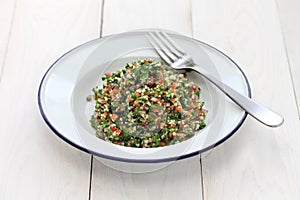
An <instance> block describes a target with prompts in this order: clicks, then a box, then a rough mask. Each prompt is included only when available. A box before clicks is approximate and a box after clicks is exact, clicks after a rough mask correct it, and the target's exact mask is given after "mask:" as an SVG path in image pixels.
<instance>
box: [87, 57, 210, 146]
mask: <svg viewBox="0 0 300 200" xmlns="http://www.w3.org/2000/svg"><path fill="white" fill-rule="evenodd" d="M102 82H103V87H98V86H96V87H95V88H94V89H93V93H94V95H93V96H94V99H95V102H96V103H95V110H94V114H93V115H92V118H91V124H92V126H93V127H94V128H95V129H96V135H97V136H98V137H99V138H101V139H104V140H106V141H110V142H112V143H114V144H118V145H123V146H129V147H143V148H147V147H162V146H166V145H171V144H176V143H178V142H181V141H184V140H187V139H189V138H191V137H193V136H194V134H195V131H198V130H200V129H203V128H204V127H205V126H206V124H205V122H204V120H205V115H206V110H205V109H203V105H204V103H203V102H200V101H199V97H200V88H199V87H198V86H197V85H195V84H194V83H193V82H191V81H189V80H188V79H187V78H186V77H185V76H184V74H181V73H179V72H177V71H176V70H174V69H172V68H171V67H170V66H167V65H165V64H164V63H162V62H155V61H153V60H151V59H146V60H138V61H136V62H133V63H130V64H127V65H126V66H125V69H122V70H119V71H117V72H115V73H106V74H105V76H104V77H102Z"/></svg>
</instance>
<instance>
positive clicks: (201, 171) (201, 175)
mask: <svg viewBox="0 0 300 200" xmlns="http://www.w3.org/2000/svg"><path fill="white" fill-rule="evenodd" d="M199 161H200V178H201V197H202V200H204V181H203V169H202V157H201V154H200V160H199Z"/></svg>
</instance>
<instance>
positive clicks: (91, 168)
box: [89, 155, 94, 200]
mask: <svg viewBox="0 0 300 200" xmlns="http://www.w3.org/2000/svg"><path fill="white" fill-rule="evenodd" d="M93 166H94V156H93V155H91V166H90V183H89V200H90V199H91V191H92V179H93Z"/></svg>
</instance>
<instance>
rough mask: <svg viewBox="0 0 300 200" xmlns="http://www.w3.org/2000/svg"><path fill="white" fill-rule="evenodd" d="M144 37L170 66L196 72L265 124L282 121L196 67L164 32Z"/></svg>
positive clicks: (278, 116) (276, 125)
mask: <svg viewBox="0 0 300 200" xmlns="http://www.w3.org/2000/svg"><path fill="white" fill-rule="evenodd" d="M146 37H147V39H148V41H149V42H150V43H151V45H152V46H153V47H154V49H155V50H156V52H157V53H158V55H159V56H160V57H161V59H162V60H163V61H164V62H165V63H166V64H168V65H170V66H171V67H172V68H174V69H178V70H179V69H180V70H182V69H183V70H186V69H189V70H194V71H196V72H198V73H199V74H200V75H202V76H203V77H205V78H206V79H207V80H209V81H210V82H212V83H213V84H214V85H215V86H217V88H219V89H220V90H221V91H222V92H224V93H225V94H226V95H227V96H228V97H229V98H230V99H231V100H232V101H234V102H235V103H236V104H237V105H239V106H240V107H241V108H242V109H244V110H245V111H246V112H247V113H248V114H250V115H251V116H252V117H254V118H255V119H257V120H258V121H260V122H261V123H263V124H265V125H267V126H270V127H278V126H280V125H281V124H282V123H283V121H284V119H283V117H281V116H280V115H279V114H277V113H275V112H273V111H271V110H270V109H268V108H266V107H264V106H262V105H260V104H258V103H256V102H255V101H253V100H252V99H250V98H248V97H247V96H244V95H242V94H240V93H238V92H237V91H235V90H234V89H232V88H231V87H230V86H228V85H226V84H224V83H223V82H221V81H220V80H218V79H217V78H215V77H214V76H213V75H211V74H210V73H209V72H207V71H206V70H204V69H203V68H201V67H197V66H196V64H195V63H194V61H193V59H192V58H191V56H189V55H188V54H187V53H186V52H185V51H184V50H182V49H181V48H180V47H179V46H178V45H177V44H176V43H175V42H174V41H173V40H172V39H171V38H170V37H169V36H168V35H167V34H166V33H164V32H150V33H149V35H146Z"/></svg>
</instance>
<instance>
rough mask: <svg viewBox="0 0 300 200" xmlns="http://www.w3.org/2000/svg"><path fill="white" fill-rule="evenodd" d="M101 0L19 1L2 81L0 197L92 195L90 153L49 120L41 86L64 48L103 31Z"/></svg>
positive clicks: (0, 86)
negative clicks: (73, 143)
mask: <svg viewBox="0 0 300 200" xmlns="http://www.w3.org/2000/svg"><path fill="white" fill-rule="evenodd" d="M100 5H101V2H100V1H96V0H89V1H87V0H76V1H74V0H66V1H51V0H45V1H39V0H24V1H17V4H16V10H15V18H14V23H13V27H12V31H11V35H10V42H9V46H8V51H7V56H6V62H5V66H4V70H3V74H2V81H1V84H0V93H1V99H0V110H1V115H0V117H1V118H0V137H1V140H0V157H1V165H0V177H1V179H0V199H88V198H89V181H90V177H89V175H90V161H91V156H90V155H88V154H85V153H82V152H81V151H79V150H76V149H75V148H73V147H71V146H70V145H68V144H67V143H65V142H63V141H62V140H61V139H59V138H58V137H57V136H55V135H54V134H53V133H52V132H51V131H50V129H49V128H48V127H47V126H46V125H45V123H44V122H43V120H42V117H41V116H40V114H39V111H38V106H37V89H38V85H39V82H40V81H41V79H42V76H43V74H44V73H45V71H46V70H47V68H48V67H49V66H50V64H52V63H53V62H54V61H55V60H56V59H57V58H58V57H59V56H60V55H62V54H63V53H64V52H65V51H67V50H69V49H70V48H73V47H74V46H76V45H79V44H80V43H82V42H85V41H88V40H91V39H94V38H96V37H98V36H99V25H100V23H99V22H100V14H101V13H100V10H101V8H100Z"/></svg>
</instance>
